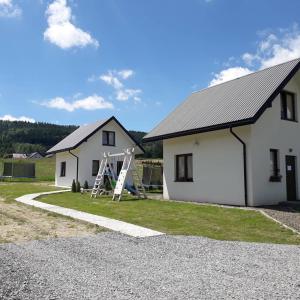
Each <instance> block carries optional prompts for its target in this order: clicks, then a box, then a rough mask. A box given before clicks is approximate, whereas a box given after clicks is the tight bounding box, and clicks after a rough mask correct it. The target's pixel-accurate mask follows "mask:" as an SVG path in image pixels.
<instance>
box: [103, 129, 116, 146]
mask: <svg viewBox="0 0 300 300" xmlns="http://www.w3.org/2000/svg"><path fill="white" fill-rule="evenodd" d="M102 145H104V146H115V145H116V139H115V132H114V131H103V132H102Z"/></svg>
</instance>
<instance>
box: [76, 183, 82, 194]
mask: <svg viewBox="0 0 300 300" xmlns="http://www.w3.org/2000/svg"><path fill="white" fill-rule="evenodd" d="M80 189H81V185H80V182H79V181H77V182H76V193H80Z"/></svg>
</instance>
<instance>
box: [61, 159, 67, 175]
mask: <svg viewBox="0 0 300 300" xmlns="http://www.w3.org/2000/svg"><path fill="white" fill-rule="evenodd" d="M60 176H61V177H64V176H66V162H65V161H62V162H61V164H60Z"/></svg>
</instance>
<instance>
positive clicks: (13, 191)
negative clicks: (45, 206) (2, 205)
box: [0, 182, 58, 201]
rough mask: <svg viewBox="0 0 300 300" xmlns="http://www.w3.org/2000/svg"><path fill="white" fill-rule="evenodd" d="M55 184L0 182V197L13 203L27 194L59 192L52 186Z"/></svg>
mask: <svg viewBox="0 0 300 300" xmlns="http://www.w3.org/2000/svg"><path fill="white" fill-rule="evenodd" d="M53 184H54V183H53V182H36V183H29V182H2V183H1V182H0V197H1V198H4V199H5V200H6V201H13V200H14V199H16V198H18V197H20V196H23V195H26V194H33V193H40V192H48V191H55V190H58V188H56V187H54V186H52V185H53Z"/></svg>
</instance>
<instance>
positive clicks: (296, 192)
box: [285, 155, 298, 201]
mask: <svg viewBox="0 0 300 300" xmlns="http://www.w3.org/2000/svg"><path fill="white" fill-rule="evenodd" d="M288 157H292V158H293V159H294V173H295V186H294V189H295V199H288V182H287V178H288V176H287V172H288V170H287V159H288ZM285 177H286V178H285V187H286V201H297V200H298V180H297V179H298V172H297V156H296V155H286V156H285Z"/></svg>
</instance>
